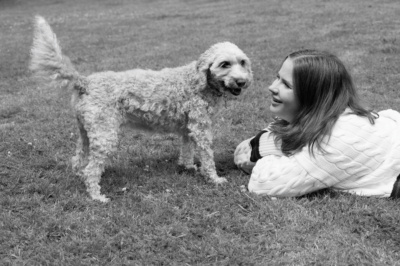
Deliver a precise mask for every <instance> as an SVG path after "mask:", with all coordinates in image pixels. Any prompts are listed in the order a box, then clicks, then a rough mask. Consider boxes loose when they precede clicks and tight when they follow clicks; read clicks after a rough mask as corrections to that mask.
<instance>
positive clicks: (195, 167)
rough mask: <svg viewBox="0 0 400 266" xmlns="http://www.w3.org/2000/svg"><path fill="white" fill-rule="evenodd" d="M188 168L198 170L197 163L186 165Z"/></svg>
mask: <svg viewBox="0 0 400 266" xmlns="http://www.w3.org/2000/svg"><path fill="white" fill-rule="evenodd" d="M185 168H186V170H190V171H197V169H198V168H197V165H195V164H192V165H185Z"/></svg>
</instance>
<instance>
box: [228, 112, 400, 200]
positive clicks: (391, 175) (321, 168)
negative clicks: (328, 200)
mask: <svg viewBox="0 0 400 266" xmlns="http://www.w3.org/2000/svg"><path fill="white" fill-rule="evenodd" d="M247 141H249V140H247ZM245 142H246V141H245ZM243 145H244V144H242V148H241V149H237V151H235V163H236V164H237V165H238V166H239V167H241V166H242V165H246V163H247V164H250V165H251V164H252V163H250V162H249V159H248V158H249V155H248V151H245V150H243ZM246 145H247V147H248V143H247V144H246ZM239 146H240V145H239ZM239 146H238V148H239ZM250 149H251V148H250ZM323 149H324V150H325V152H321V151H319V150H318V151H314V156H313V155H311V154H310V152H309V150H308V146H306V147H304V148H303V149H302V150H301V151H299V152H297V153H296V154H294V155H292V156H289V157H288V156H284V155H283V154H282V153H281V151H280V149H279V147H277V146H276V145H275V143H274V141H273V137H272V136H271V133H270V132H267V133H265V134H263V135H262V137H261V138H260V143H259V151H260V155H261V156H262V157H263V158H261V159H260V160H258V161H257V163H256V164H255V166H254V168H253V169H252V173H251V177H250V181H249V185H248V188H249V191H251V192H255V193H257V194H267V195H270V196H274V197H287V196H300V195H304V194H307V193H310V192H313V191H316V190H320V189H323V188H328V187H331V188H334V189H337V190H340V191H345V192H350V193H355V194H357V195H362V196H377V197H389V196H390V193H391V191H392V189H393V184H394V182H395V180H396V177H397V176H398V175H399V174H400V114H399V113H398V112H396V111H394V110H385V111H382V112H379V118H378V119H376V120H375V124H371V123H370V122H369V120H368V119H367V118H365V117H360V116H357V115H355V114H351V113H350V112H349V110H346V112H344V113H343V114H342V115H341V116H340V117H339V119H338V121H337V122H336V124H335V126H334V127H333V129H332V134H331V136H330V138H325V139H324V141H323ZM240 151H243V152H245V153H247V154H243V152H242V153H241V152H240ZM246 160H247V162H245V161H246ZM253 165H254V164H253ZM253 165H251V167H252V166H253Z"/></svg>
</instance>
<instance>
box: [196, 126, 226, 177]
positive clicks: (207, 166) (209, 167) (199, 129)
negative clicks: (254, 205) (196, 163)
mask: <svg viewBox="0 0 400 266" xmlns="http://www.w3.org/2000/svg"><path fill="white" fill-rule="evenodd" d="M207 122H208V121H207ZM203 123H204V121H203ZM207 124H209V125H211V121H209V123H207ZM189 129H190V131H191V133H190V134H189V136H190V137H191V138H192V139H193V141H194V142H195V143H196V146H197V148H198V149H199V150H200V161H201V168H200V172H201V174H202V175H204V176H206V177H208V178H209V179H210V180H211V181H212V182H214V183H216V184H220V183H224V182H226V181H227V180H226V179H225V178H223V177H219V176H218V175H217V171H216V169H215V161H214V152H213V150H212V149H211V146H212V132H211V127H208V126H207V127H204V124H203V126H202V125H201V124H198V123H194V124H189Z"/></svg>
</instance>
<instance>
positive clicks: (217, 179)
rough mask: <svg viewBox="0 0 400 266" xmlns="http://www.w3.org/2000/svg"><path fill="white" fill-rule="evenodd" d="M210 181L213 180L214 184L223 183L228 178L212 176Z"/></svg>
mask: <svg viewBox="0 0 400 266" xmlns="http://www.w3.org/2000/svg"><path fill="white" fill-rule="evenodd" d="M212 181H213V182H214V183H215V184H223V183H226V182H228V180H226V178H224V177H216V178H213V180H212Z"/></svg>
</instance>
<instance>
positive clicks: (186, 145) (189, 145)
mask: <svg viewBox="0 0 400 266" xmlns="http://www.w3.org/2000/svg"><path fill="white" fill-rule="evenodd" d="M194 146H195V144H194V143H193V141H192V140H191V139H190V137H189V135H188V134H187V133H186V134H184V135H183V136H182V144H181V150H180V154H179V160H178V164H179V165H181V166H184V167H185V168H186V169H189V170H190V169H193V170H197V167H196V165H195V164H194Z"/></svg>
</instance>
